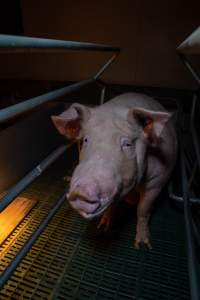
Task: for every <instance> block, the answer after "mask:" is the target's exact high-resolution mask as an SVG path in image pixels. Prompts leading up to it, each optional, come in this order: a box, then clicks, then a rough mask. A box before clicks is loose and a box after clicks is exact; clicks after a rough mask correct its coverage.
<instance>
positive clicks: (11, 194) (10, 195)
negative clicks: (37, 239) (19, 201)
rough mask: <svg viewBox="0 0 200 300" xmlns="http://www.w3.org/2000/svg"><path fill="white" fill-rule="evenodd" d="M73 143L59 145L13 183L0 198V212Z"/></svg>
mask: <svg viewBox="0 0 200 300" xmlns="http://www.w3.org/2000/svg"><path fill="white" fill-rule="evenodd" d="M73 144H74V143H71V144H68V145H64V146H60V147H59V148H57V149H56V150H54V151H53V152H52V153H51V154H50V155H48V156H47V157H46V158H45V159H44V160H43V161H42V162H41V163H40V164H39V165H37V166H36V167H35V168H34V169H33V170H32V171H30V172H29V173H28V174H26V175H25V176H24V177H23V178H22V179H21V180H20V181H18V183H17V184H16V185H14V186H13V187H12V188H11V189H10V190H9V191H8V192H7V194H6V195H5V196H4V197H3V198H1V200H0V212H1V211H2V210H4V208H6V206H8V205H9V204H10V203H11V202H12V200H13V199H14V198H16V197H17V196H18V195H19V194H20V193H21V192H23V191H24V190H25V188H26V187H27V186H28V185H29V184H31V183H32V182H33V181H34V180H35V179H36V178H37V177H39V176H40V175H41V174H42V173H43V172H44V171H45V170H46V169H47V168H48V167H49V166H50V165H51V164H52V163H53V162H54V161H56V159H58V158H59V157H60V156H61V155H62V154H63V153H64V152H65V151H66V150H67V149H68V148H70V147H71V146H72V145H73Z"/></svg>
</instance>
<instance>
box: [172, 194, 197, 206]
mask: <svg viewBox="0 0 200 300" xmlns="http://www.w3.org/2000/svg"><path fill="white" fill-rule="evenodd" d="M169 197H170V199H172V200H174V201H176V202H178V203H182V204H183V203H184V199H183V197H180V196H177V195H175V194H173V193H172V192H171V193H169ZM189 202H190V203H191V204H200V198H193V197H192V198H189Z"/></svg>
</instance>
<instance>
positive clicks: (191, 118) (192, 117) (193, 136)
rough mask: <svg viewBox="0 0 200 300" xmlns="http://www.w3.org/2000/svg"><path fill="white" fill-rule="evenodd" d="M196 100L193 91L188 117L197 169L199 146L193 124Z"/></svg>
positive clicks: (199, 158) (199, 157)
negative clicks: (189, 115)
mask: <svg viewBox="0 0 200 300" xmlns="http://www.w3.org/2000/svg"><path fill="white" fill-rule="evenodd" d="M196 102H197V95H196V93H195V94H194V96H193V100H192V111H191V117H190V127H191V132H192V138H193V142H194V148H195V153H196V156H197V162H198V166H199V169H200V147H199V141H198V138H197V134H196V130H195V126H194V118H195V108H196Z"/></svg>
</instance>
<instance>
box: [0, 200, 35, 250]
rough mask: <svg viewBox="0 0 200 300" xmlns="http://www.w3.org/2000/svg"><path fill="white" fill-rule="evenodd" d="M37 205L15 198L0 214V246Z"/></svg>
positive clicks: (33, 201)
mask: <svg viewBox="0 0 200 300" xmlns="http://www.w3.org/2000/svg"><path fill="white" fill-rule="evenodd" d="M36 203H37V201H36V200H33V199H28V198H24V197H17V198H16V199H15V200H14V201H13V202H12V203H11V204H9V205H8V206H7V207H6V208H5V209H4V210H3V211H2V212H1V213H0V245H1V244H2V243H3V242H4V241H5V239H6V238H7V237H8V236H9V235H10V234H11V233H12V231H13V230H14V229H15V228H16V226H17V225H18V224H19V223H20V222H21V221H22V220H23V219H24V217H25V216H26V215H27V214H28V213H29V212H30V210H31V209H32V208H33V207H34V206H35V204H36Z"/></svg>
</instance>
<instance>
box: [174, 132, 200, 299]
mask: <svg viewBox="0 0 200 300" xmlns="http://www.w3.org/2000/svg"><path fill="white" fill-rule="evenodd" d="M179 142H180V144H179V145H180V159H181V181H182V193H183V199H184V218H185V228H186V239H187V255H188V270H189V280H190V294H191V300H199V299H200V289H199V282H200V281H199V274H198V271H197V258H196V252H195V248H194V242H195V241H194V236H193V231H192V215H191V211H190V203H189V198H188V182H187V175H186V167H185V161H184V151H183V145H182V140H181V137H180V133H179Z"/></svg>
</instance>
